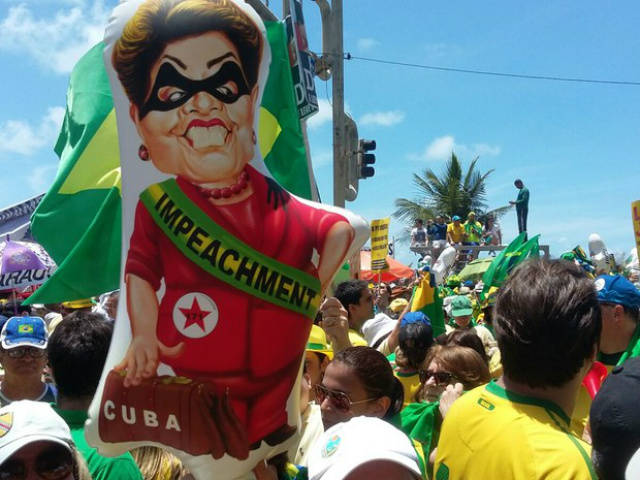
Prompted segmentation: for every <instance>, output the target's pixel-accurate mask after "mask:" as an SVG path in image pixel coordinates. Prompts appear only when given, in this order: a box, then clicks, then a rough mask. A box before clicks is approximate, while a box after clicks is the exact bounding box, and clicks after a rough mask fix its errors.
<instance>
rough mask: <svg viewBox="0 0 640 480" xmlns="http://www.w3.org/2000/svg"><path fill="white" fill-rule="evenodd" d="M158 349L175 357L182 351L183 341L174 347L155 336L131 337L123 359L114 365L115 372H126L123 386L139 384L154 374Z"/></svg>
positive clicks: (156, 368) (165, 354)
mask: <svg viewBox="0 0 640 480" xmlns="http://www.w3.org/2000/svg"><path fill="white" fill-rule="evenodd" d="M158 350H160V352H161V353H162V354H163V355H164V356H167V357H176V356H179V355H181V354H182V352H183V351H184V343H179V344H178V345H176V346H175V347H167V346H166V345H164V344H163V343H161V342H160V341H158V339H157V338H155V336H154V337H153V338H150V337H148V336H142V335H138V336H135V337H133V340H131V345H129V350H127V355H126V357H125V359H124V360H123V361H122V362H121V363H120V364H119V365H116V367H115V368H114V370H115V371H116V372H122V371H125V370H126V372H127V375H126V376H125V378H124V386H125V387H129V386H131V385H140V383H141V382H142V379H143V378H150V377H153V376H155V375H156V373H157V370H158Z"/></svg>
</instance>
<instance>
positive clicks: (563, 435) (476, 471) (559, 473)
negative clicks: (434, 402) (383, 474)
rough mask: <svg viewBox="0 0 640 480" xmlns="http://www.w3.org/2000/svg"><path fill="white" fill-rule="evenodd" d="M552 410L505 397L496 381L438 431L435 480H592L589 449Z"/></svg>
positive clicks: (465, 399) (465, 400)
mask: <svg viewBox="0 0 640 480" xmlns="http://www.w3.org/2000/svg"><path fill="white" fill-rule="evenodd" d="M569 422H570V420H569V418H568V417H567V415H566V414H565V413H564V412H563V411H562V409H561V408H560V407H558V406H557V405H556V404H554V403H552V402H549V401H546V400H542V399H539V398H533V397H526V396H523V395H517V394H515V393H513V392H509V391H506V390H505V389H504V388H502V387H501V386H500V385H498V384H497V383H496V382H495V381H493V382H491V383H489V384H488V385H486V386H483V387H478V388H476V389H474V390H472V391H470V392H469V393H467V394H466V395H464V396H462V397H461V398H460V399H458V400H456V402H455V403H454V404H453V406H452V407H451V409H450V410H449V413H448V414H447V417H446V419H445V421H444V423H443V425H442V430H441V432H440V440H439V442H438V453H437V455H436V463H435V467H434V471H435V478H437V479H438V480H447V479H456V480H465V479H479V478H509V479H512V480H525V479H526V480H530V479H532V478H544V479H546V480H565V479H568V478H571V479H573V480H595V479H596V478H597V477H596V474H595V472H594V470H593V467H592V465H591V459H590V458H591V447H590V446H589V445H588V444H586V443H585V442H583V441H582V440H580V439H578V438H577V437H576V436H574V435H573V434H571V433H570V427H569Z"/></svg>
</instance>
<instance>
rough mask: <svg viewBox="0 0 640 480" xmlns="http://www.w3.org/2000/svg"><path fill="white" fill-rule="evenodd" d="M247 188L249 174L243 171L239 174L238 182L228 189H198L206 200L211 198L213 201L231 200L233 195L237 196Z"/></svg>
mask: <svg viewBox="0 0 640 480" xmlns="http://www.w3.org/2000/svg"><path fill="white" fill-rule="evenodd" d="M248 186H249V174H248V173H247V172H246V170H243V171H242V173H241V174H240V178H239V179H238V181H237V182H236V183H234V184H232V185H229V186H228V187H224V188H205V187H198V189H199V190H200V192H202V195H204V196H205V197H207V198H213V199H214V200H219V199H221V198H231V197H233V196H234V195H238V194H239V193H240V192H242V191H244V190H246V189H247V187H248Z"/></svg>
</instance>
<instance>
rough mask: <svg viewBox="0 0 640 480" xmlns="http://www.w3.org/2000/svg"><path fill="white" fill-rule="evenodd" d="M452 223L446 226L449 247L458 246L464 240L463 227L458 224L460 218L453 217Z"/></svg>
mask: <svg viewBox="0 0 640 480" xmlns="http://www.w3.org/2000/svg"><path fill="white" fill-rule="evenodd" d="M451 220H452V222H451V223H450V224H449V225H447V242H449V244H451V245H460V244H462V241H463V240H464V236H465V233H464V225H462V223H460V217H459V216H458V215H454V216H453V218H452V219H451Z"/></svg>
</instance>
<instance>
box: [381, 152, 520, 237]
mask: <svg viewBox="0 0 640 480" xmlns="http://www.w3.org/2000/svg"><path fill="white" fill-rule="evenodd" d="M478 158H479V157H476V158H475V159H474V160H473V161H472V162H471V165H469V169H468V170H467V172H466V173H465V174H464V176H463V173H462V165H461V164H460V161H459V160H458V157H457V156H456V154H455V153H453V152H451V159H449V160H448V161H447V163H446V165H445V167H444V171H443V172H442V176H438V175H437V174H436V173H435V172H434V171H433V170H432V169H430V168H427V169H425V171H424V174H423V176H422V177H421V176H420V175H418V174H416V173H414V174H413V183H414V185H415V187H416V188H417V192H416V193H417V195H416V197H415V199H414V200H409V199H406V198H398V199H396V200H395V202H394V205H395V207H396V211H395V212H393V214H392V215H393V217H394V218H396V219H398V220H399V221H401V222H403V223H407V224H409V225H410V224H412V223H413V220H414V219H416V218H422V219H427V218H433V217H434V216H435V215H437V214H440V215H443V216H445V217H448V218H449V219H451V218H452V217H453V216H454V215H458V216H460V217H461V218H463V219H466V217H467V214H468V213H469V212H472V211H473V212H475V213H476V218H477V219H478V220H479V221H481V222H483V221H484V220H485V218H486V217H487V216H489V215H491V216H493V217H494V218H495V219H496V220H497V219H499V218H500V217H502V216H503V215H504V214H505V213H506V212H507V211H508V210H509V209H510V208H512V207H511V206H506V207H500V208H497V209H494V210H491V211H487V207H488V205H487V202H486V188H485V184H486V181H487V178H488V177H489V175H491V173H492V172H493V169H491V170H489V171H488V172H486V173H484V174H483V173H481V172H479V171H478V170H476V163H477V162H478Z"/></svg>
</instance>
